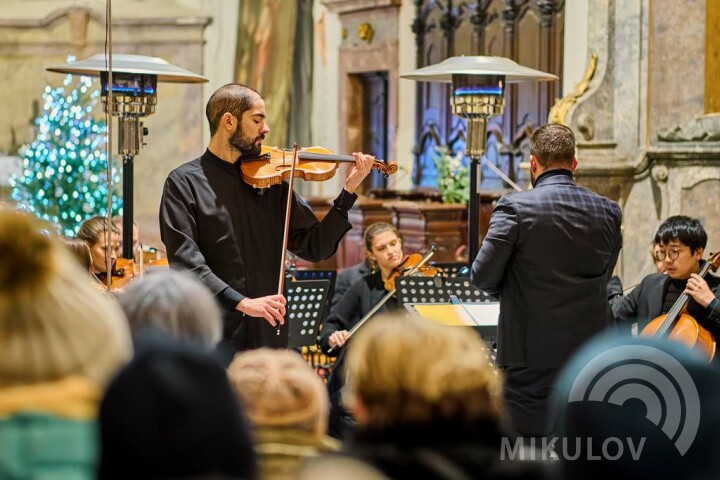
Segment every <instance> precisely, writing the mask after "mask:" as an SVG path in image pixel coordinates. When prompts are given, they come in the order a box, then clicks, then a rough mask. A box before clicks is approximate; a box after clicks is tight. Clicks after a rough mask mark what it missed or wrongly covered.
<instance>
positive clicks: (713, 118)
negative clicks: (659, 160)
mask: <svg viewBox="0 0 720 480" xmlns="http://www.w3.org/2000/svg"><path fill="white" fill-rule="evenodd" d="M657 136H658V140H661V141H663V142H720V114H717V113H715V114H708V115H703V116H701V117H698V118H696V119H694V120H693V121H691V122H689V123H687V124H686V125H684V126H682V127H681V126H676V127H671V128H666V129H663V130H660V131H659V132H658V135H657Z"/></svg>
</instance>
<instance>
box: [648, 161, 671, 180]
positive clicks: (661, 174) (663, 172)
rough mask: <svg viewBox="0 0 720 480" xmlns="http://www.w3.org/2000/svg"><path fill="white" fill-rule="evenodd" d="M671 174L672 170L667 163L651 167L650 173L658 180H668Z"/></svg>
mask: <svg viewBox="0 0 720 480" xmlns="http://www.w3.org/2000/svg"><path fill="white" fill-rule="evenodd" d="M669 174H670V171H669V170H668V167H667V166H665V165H653V167H652V168H651V169H650V175H652V178H654V179H655V180H656V181H657V182H661V183H663V182H667V179H668V175H669Z"/></svg>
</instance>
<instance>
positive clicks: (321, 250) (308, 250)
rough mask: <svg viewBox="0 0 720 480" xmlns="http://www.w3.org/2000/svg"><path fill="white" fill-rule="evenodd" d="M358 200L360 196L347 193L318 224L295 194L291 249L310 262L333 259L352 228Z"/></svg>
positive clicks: (310, 210) (312, 214) (339, 197)
mask: <svg viewBox="0 0 720 480" xmlns="http://www.w3.org/2000/svg"><path fill="white" fill-rule="evenodd" d="M356 199H357V195H355V194H351V193H348V192H347V191H346V190H345V189H343V190H342V192H340V195H338V197H337V198H336V199H335V201H334V203H333V207H332V208H331V209H330V210H329V211H328V213H327V215H325V217H324V218H323V219H322V221H319V222H318V219H317V217H315V214H314V213H313V211H312V209H311V208H310V206H309V205H308V204H307V202H305V200H304V199H303V198H302V197H300V196H299V195H296V194H295V193H293V204H292V207H291V209H292V211H291V216H290V220H291V221H290V236H289V238H288V249H289V250H290V251H291V252H293V253H294V254H295V255H297V256H299V257H300V258H302V259H304V260H307V261H309V262H319V261H321V260H325V259H326V258H329V257H331V256H332V255H333V254H334V253H335V252H336V251H337V248H338V245H339V244H340V241H341V240H342V238H343V236H344V235H345V233H347V232H348V231H349V230H350V229H351V228H352V225H351V224H350V222H349V221H348V213H347V212H348V210H349V209H350V208H351V207H352V206H353V204H354V203H355V200H356Z"/></svg>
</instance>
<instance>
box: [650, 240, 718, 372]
mask: <svg viewBox="0 0 720 480" xmlns="http://www.w3.org/2000/svg"><path fill="white" fill-rule="evenodd" d="M719 266H720V252H716V253H714V254H711V255H710V259H709V260H708V261H707V262H705V265H703V267H702V268H701V269H700V272H698V275H700V276H701V277H705V275H706V274H707V273H708V271H710V270H711V269H712V271H713V272H714V271H716V270H717V269H718V267H719ZM689 301H690V295H688V294H687V293H684V292H683V293H682V294H681V295H680V297H678V299H677V301H675V304H673V306H672V308H671V309H670V311H669V312H668V313H666V314H664V315H660V316H659V317H657V318H655V319H654V320H653V321H651V322H650V323H648V324H647V325H646V326H645V328H643V330H642V332H640V335H642V336H644V337H665V338H668V339H669V340H675V341H678V342H681V343H684V344H685V345H687V346H688V347H690V348H692V349H693V350H695V351H697V352H698V353H700V354H701V355H702V356H704V357H705V358H707V359H708V361H710V360H712V359H713V357H714V356H715V339H714V338H713V336H712V334H711V333H710V332H708V331H707V330H706V329H705V328H704V327H703V326H702V325H700V324H699V323H698V322H697V320H695V318H693V317H692V316H691V315H689V314H688V313H687V304H688V302H689Z"/></svg>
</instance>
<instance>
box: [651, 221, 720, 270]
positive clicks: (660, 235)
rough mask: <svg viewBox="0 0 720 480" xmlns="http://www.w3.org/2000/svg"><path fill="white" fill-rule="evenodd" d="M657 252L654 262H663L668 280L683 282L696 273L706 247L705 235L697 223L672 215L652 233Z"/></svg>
mask: <svg viewBox="0 0 720 480" xmlns="http://www.w3.org/2000/svg"><path fill="white" fill-rule="evenodd" d="M655 243H656V244H658V245H659V249H658V251H657V253H656V254H655V259H656V260H658V261H662V262H663V264H664V266H665V271H666V272H667V274H668V275H669V276H670V277H671V278H677V279H686V278H689V277H690V274H692V273H697V271H698V268H699V265H700V260H702V257H703V253H704V251H705V245H706V244H707V233H705V229H704V228H703V226H702V223H700V220H697V219H695V218H690V217H686V216H684V215H675V216H672V217H668V218H667V219H666V220H665V221H664V222H663V223H662V224H660V227H659V228H658V230H657V233H655Z"/></svg>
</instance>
